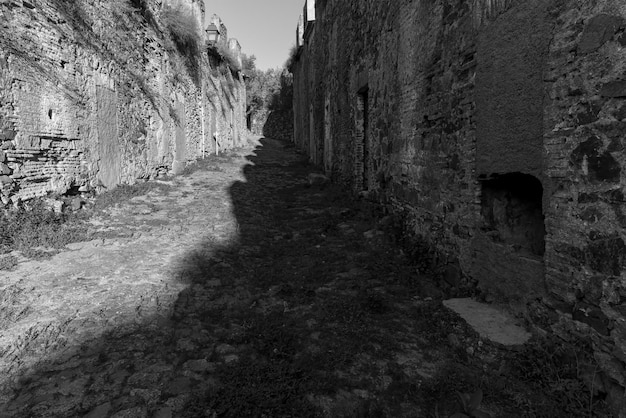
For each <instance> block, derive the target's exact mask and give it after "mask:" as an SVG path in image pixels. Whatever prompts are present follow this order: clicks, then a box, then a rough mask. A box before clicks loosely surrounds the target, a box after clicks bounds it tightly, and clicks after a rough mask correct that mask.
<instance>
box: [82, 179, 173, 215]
mask: <svg viewBox="0 0 626 418" xmlns="http://www.w3.org/2000/svg"><path fill="white" fill-rule="evenodd" d="M171 188H172V186H170V185H169V184H165V183H161V182H157V181H148V182H145V183H136V184H133V185H128V184H120V185H119V186H117V187H116V188H115V189H112V190H109V191H106V192H104V193H101V194H99V195H98V196H97V197H96V200H95V202H94V205H93V207H94V209H95V210H96V211H102V210H104V209H107V208H110V207H112V206H115V205H118V204H120V203H124V202H127V201H128V200H130V199H132V198H133V197H137V196H143V195H145V194H147V193H149V192H150V191H152V190H159V191H160V192H164V193H167V192H168V191H169V190H170V189H171Z"/></svg>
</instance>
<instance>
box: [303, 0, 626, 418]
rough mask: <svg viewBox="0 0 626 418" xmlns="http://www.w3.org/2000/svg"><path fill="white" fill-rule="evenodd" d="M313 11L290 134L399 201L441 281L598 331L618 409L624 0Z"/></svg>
mask: <svg viewBox="0 0 626 418" xmlns="http://www.w3.org/2000/svg"><path fill="white" fill-rule="evenodd" d="M315 16H316V20H315V23H314V25H309V26H308V27H307V28H306V29H305V31H304V36H303V40H302V46H301V47H300V49H299V52H298V56H297V59H296V62H295V64H294V65H293V67H292V71H293V73H294V123H295V126H294V141H295V143H296V144H297V146H298V147H299V148H300V149H302V150H304V151H306V152H309V153H310V154H311V159H312V160H314V161H317V162H319V163H320V164H321V163H322V162H323V163H324V166H325V169H326V170H327V172H328V173H329V174H330V175H331V176H332V177H333V178H334V179H337V180H339V181H342V182H344V183H346V184H348V185H351V186H352V187H353V189H354V190H355V191H358V190H362V189H368V190H369V192H370V195H371V196H377V197H378V198H379V199H380V201H381V202H383V203H385V204H386V205H387V207H388V208H389V209H391V210H392V211H394V212H395V213H397V214H399V215H401V216H402V217H403V218H404V220H405V225H406V229H407V230H408V232H410V233H411V234H412V235H413V236H414V237H416V238H417V239H420V240H422V241H425V242H427V243H429V244H430V245H431V246H432V247H433V248H435V249H436V250H437V251H436V256H435V257H434V260H433V264H434V265H436V266H437V267H436V270H437V272H438V273H439V274H440V277H441V283H442V286H444V287H447V288H449V289H450V291H451V292H455V291H457V290H458V289H459V288H461V287H463V286H465V285H475V286H477V287H478V289H479V290H480V291H481V293H482V294H483V296H485V297H486V298H487V299H491V300H494V301H496V302H498V303H500V304H502V305H506V306H508V307H509V308H511V309H512V310H514V311H515V312H517V313H519V314H520V315H524V316H525V317H526V318H528V319H529V320H531V321H532V322H533V323H534V325H535V326H536V327H537V328H542V329H544V330H545V331H548V332H556V333H558V334H559V335H561V336H562V337H563V338H566V339H571V341H576V340H577V339H585V340H588V341H591V342H592V345H593V347H594V350H595V357H596V360H597V361H598V364H599V365H600V368H601V370H602V371H603V375H604V377H603V379H604V389H605V390H606V391H607V392H609V393H610V394H611V400H612V402H613V403H614V406H615V407H616V409H621V410H623V411H624V413H626V405H625V404H624V387H625V386H626V381H625V377H624V376H626V369H625V368H624V366H625V365H626V244H625V243H624V240H625V239H626V230H625V227H626V221H625V219H626V215H624V214H625V213H626V206H625V202H626V199H625V198H624V189H625V186H626V180H625V179H624V176H623V173H622V171H623V168H624V165H625V164H626V158H625V157H624V152H623V151H624V132H625V128H626V125H625V122H626V102H624V99H626V81H624V69H625V68H626V34H625V33H624V32H625V29H626V6H625V5H623V4H622V2H620V1H618V0H595V1H593V2H586V1H583V0H574V1H568V2H564V1H558V0H554V1H540V0H530V1H521V0H498V1H495V0H477V1H475V2H460V1H453V0H438V1H426V0H423V1H408V0H400V1H391V0H346V1H338V0H326V1H320V0H318V1H317V4H316V14H315ZM364 100H365V106H364V102H363V101H364ZM364 112H365V114H364ZM364 121H365V122H364Z"/></svg>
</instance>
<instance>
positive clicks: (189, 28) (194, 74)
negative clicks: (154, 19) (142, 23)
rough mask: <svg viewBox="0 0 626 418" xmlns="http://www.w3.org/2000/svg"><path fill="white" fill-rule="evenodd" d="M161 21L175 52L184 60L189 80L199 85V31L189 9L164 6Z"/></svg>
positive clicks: (181, 6)
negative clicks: (172, 42)
mask: <svg viewBox="0 0 626 418" xmlns="http://www.w3.org/2000/svg"><path fill="white" fill-rule="evenodd" d="M161 19H162V21H163V24H164V26H165V27H166V28H167V29H168V31H169V33H170V36H171V37H172V40H173V41H174V45H175V46H176V50H177V51H178V53H179V54H180V55H181V56H182V57H183V58H184V61H185V67H187V71H188V72H189V75H190V76H191V79H192V80H193V81H194V83H196V85H199V83H200V79H201V74H200V36H199V33H200V30H199V29H198V23H197V20H196V18H195V17H194V15H193V13H192V12H191V9H190V8H189V7H185V6H183V5H182V4H179V5H178V6H176V7H172V6H165V7H164V9H163V13H162V15H161Z"/></svg>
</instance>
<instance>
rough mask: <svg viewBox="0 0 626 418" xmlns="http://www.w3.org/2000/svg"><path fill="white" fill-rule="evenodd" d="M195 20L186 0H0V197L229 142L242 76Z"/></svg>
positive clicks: (97, 185) (169, 165)
mask: <svg viewBox="0 0 626 418" xmlns="http://www.w3.org/2000/svg"><path fill="white" fill-rule="evenodd" d="M212 21H213V22H217V23H218V25H219V26H220V27H222V38H221V40H220V41H218V42H220V43H221V44H223V45H228V46H230V49H231V55H233V56H235V57H237V56H238V55H239V54H240V50H239V46H238V43H237V42H236V41H235V40H230V41H229V40H228V39H227V37H226V36H225V32H226V31H225V28H224V27H223V25H222V24H221V22H220V21H219V19H218V18H216V17H214V18H213V20H212ZM203 23H204V8H203V2H202V1H196V0H167V1H161V0H74V1H71V2H67V1H62V0H42V1H27V0H8V1H3V2H1V3H0V148H1V150H0V199H1V202H2V204H3V205H9V204H11V203H18V202H19V201H21V200H27V199H30V198H32V197H36V196H44V195H46V194H50V193H57V194H63V193H73V192H76V193H78V192H79V191H80V192H82V191H88V190H93V189H96V190H106V189H111V188H113V187H115V186H116V185H118V184H121V183H127V184H132V183H134V182H136V181H137V180H138V179H147V178H151V177H154V176H157V175H159V174H162V173H167V172H171V171H174V172H177V171H180V170H181V169H182V168H183V167H184V166H185V165H186V164H187V163H188V162H190V161H194V160H196V159H198V158H202V157H203V156H205V155H208V154H209V153H214V152H216V151H217V150H218V149H217V148H218V147H219V148H220V149H225V148H231V147H233V146H235V145H237V144H238V142H239V141H240V138H241V136H242V134H243V132H244V130H245V87H244V85H243V80H242V78H241V75H240V72H238V71H236V70H232V69H231V68H228V67H227V66H225V65H223V63H221V64H220V63H219V62H217V61H215V60H213V62H211V61H210V58H209V54H207V52H208V49H207V45H208V44H207V37H206V34H205V31H204V30H203V28H204V26H203ZM207 23H208V22H207ZM196 51H199V52H198V53H195V52H196ZM0 206H1V205H0Z"/></svg>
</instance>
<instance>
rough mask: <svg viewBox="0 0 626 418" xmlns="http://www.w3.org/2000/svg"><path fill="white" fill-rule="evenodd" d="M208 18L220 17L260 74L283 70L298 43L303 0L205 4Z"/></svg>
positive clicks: (214, 1)
mask: <svg viewBox="0 0 626 418" xmlns="http://www.w3.org/2000/svg"><path fill="white" fill-rule="evenodd" d="M204 4H205V12H206V16H207V18H209V17H211V15H212V14H214V13H215V14H217V15H218V16H219V17H221V18H222V22H224V24H225V25H226V28H227V29H228V37H229V38H236V39H237V40H238V41H239V43H240V44H241V49H242V51H243V52H244V53H245V54H246V55H255V56H256V66H257V68H259V69H261V70H266V69H268V68H276V67H282V65H283V64H284V63H285V61H287V57H288V56H289V49H290V48H291V46H292V45H294V44H295V42H296V26H297V25H298V17H299V16H300V14H301V13H302V8H303V7H304V0H204Z"/></svg>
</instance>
